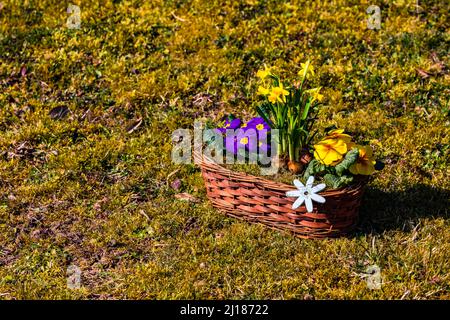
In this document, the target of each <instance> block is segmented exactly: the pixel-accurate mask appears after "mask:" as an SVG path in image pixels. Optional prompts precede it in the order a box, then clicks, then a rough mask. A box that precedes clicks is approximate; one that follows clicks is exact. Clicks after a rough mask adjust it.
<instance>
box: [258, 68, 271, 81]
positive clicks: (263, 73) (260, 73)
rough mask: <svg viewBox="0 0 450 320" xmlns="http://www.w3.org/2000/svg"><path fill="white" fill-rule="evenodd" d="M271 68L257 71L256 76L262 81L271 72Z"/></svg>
mask: <svg viewBox="0 0 450 320" xmlns="http://www.w3.org/2000/svg"><path fill="white" fill-rule="evenodd" d="M271 69H272V68H271V67H265V68H264V70H259V71H258V72H257V73H256V76H257V77H258V78H260V79H261V80H264V79H265V78H267V77H268V76H269V75H270V74H271V73H272V72H271Z"/></svg>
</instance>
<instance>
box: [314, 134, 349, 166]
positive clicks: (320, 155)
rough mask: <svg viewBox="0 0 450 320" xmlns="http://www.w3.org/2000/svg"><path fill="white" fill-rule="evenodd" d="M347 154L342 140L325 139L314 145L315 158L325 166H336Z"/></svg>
mask: <svg viewBox="0 0 450 320" xmlns="http://www.w3.org/2000/svg"><path fill="white" fill-rule="evenodd" d="M346 152H347V145H346V143H345V141H344V140H342V139H325V140H322V141H320V142H319V143H317V144H315V145H314V157H315V158H316V159H317V160H318V161H319V162H321V163H323V164H325V165H336V164H337V163H339V161H340V160H342V158H343V157H344V155H345V153H346Z"/></svg>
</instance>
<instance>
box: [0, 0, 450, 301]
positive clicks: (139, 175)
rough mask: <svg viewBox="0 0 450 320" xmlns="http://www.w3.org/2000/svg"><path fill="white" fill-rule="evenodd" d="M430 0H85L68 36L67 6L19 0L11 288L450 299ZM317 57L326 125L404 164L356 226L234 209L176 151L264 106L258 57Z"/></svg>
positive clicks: (7, 117)
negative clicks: (258, 216) (264, 221)
mask: <svg viewBox="0 0 450 320" xmlns="http://www.w3.org/2000/svg"><path fill="white" fill-rule="evenodd" d="M418 2H419V7H417V6H416V1H415V0H397V1H387V0H384V1H357V0H336V1H291V2H282V1H275V0H260V1H258V0H240V1H231V0H228V1H217V0H197V1H183V0H167V1H163V0H152V1H146V2H145V3H144V1H126V0H123V1H122V0H115V1H100V3H101V4H97V3H95V2H94V1H77V0H74V1H73V3H74V4H78V5H79V6H80V9H81V28H80V29H68V28H67V27H66V21H67V18H68V17H69V16H70V14H68V13H67V3H65V2H64V1H63V2H61V1H56V0H40V1H37V0H28V1H21V0H0V299H24V298H27V299H37V298H44V299H55V298H62V299H79V298H89V299H115V298H128V299H154V298H157V299H180V298H188V299H190V298H194V299H209V298H214V299H224V298H228V299H242V298H248V299H264V298H268V299H289V298H295V299H304V298H306V299H312V298H315V299H327V298H338V299H342V298H362V299H380V298H381V299H400V298H403V299H432V298H440V299H449V298H450V265H449V261H450V220H449V198H450V197H449V196H450V181H449V176H450V175H449V173H450V168H449V163H450V155H449V154H450V120H449V110H450V109H449V108H450V104H449V96H450V89H449V84H450V74H449V72H448V70H449V69H448V68H449V66H450V59H449V56H448V52H449V48H450V36H449V35H450V33H449V20H448V11H449V9H450V5H449V3H448V2H446V1H441V0H429V1H422V0H420V1H418ZM372 4H376V5H379V7H380V9H381V19H382V22H381V28H380V29H379V30H377V29H375V30H371V29H368V28H367V18H368V17H369V15H368V14H367V13H366V9H367V8H368V7H369V6H370V5H372ZM308 58H310V59H312V61H313V64H314V66H315V69H316V76H315V78H313V80H312V82H313V84H314V85H316V86H322V87H323V94H324V96H325V100H324V106H323V107H322V109H321V111H320V118H319V120H318V122H317V128H319V129H323V128H325V127H328V126H330V125H336V126H338V127H340V128H345V129H346V130H347V131H349V132H352V134H353V135H354V137H355V138H356V139H357V140H365V141H368V142H370V144H371V145H372V146H373V147H374V149H375V153H376V156H377V157H378V158H380V159H383V160H384V162H385V163H386V167H385V169H384V170H383V171H381V172H379V173H377V174H376V175H375V176H374V179H373V180H372V181H371V182H370V185H369V188H368V190H367V193H366V196H365V198H364V202H363V206H362V208H361V218H360V223H359V225H358V228H357V230H356V232H355V233H354V234H353V235H352V236H351V237H348V238H341V239H336V240H300V239H297V238H294V237H292V236H291V235H288V234H283V233H279V232H276V231H272V230H269V229H267V228H264V227H262V226H259V225H249V224H247V223H244V222H240V221H237V220H234V219H231V218H227V217H224V216H223V215H221V214H220V213H218V212H217V211H216V210H214V209H213V208H212V207H211V205H210V204H209V202H208V201H207V198H206V195H205V189H204V185H203V181H202V179H201V175H200V172H199V169H198V168H197V167H195V166H194V165H183V166H181V165H175V164H173V163H172V161H171V149H172V142H171V133H172V132H173V131H174V130H175V129H177V128H192V126H193V121H194V119H202V118H203V119H219V118H220V117H222V116H224V115H226V114H228V113H234V114H235V115H237V116H240V117H244V118H249V117H250V116H252V115H255V114H254V108H253V106H254V103H255V100H256V99H255V91H256V88H257V79H256V77H255V74H256V72H257V70H258V69H260V68H261V67H263V65H264V63H265V64H267V65H273V66H275V67H276V68H277V70H279V73H281V74H283V75H285V76H286V77H294V76H295V75H296V74H297V72H298V71H299V69H300V62H304V61H306V60H307V59H308ZM174 182H175V183H174ZM180 193H189V194H190V195H192V196H193V197H195V199H196V200H197V201H194V202H188V201H182V200H180V199H178V198H177V197H176V195H177V194H180ZM70 265H75V266H77V267H78V268H80V269H81V272H82V285H81V288H80V289H69V288H68V287H67V274H66V272H67V268H68V267H69V266H70ZM371 265H377V266H379V268H380V271H381V276H382V281H383V283H382V286H381V289H378V290H371V289H369V288H368V287H367V285H366V280H365V278H364V277H363V274H364V272H365V270H366V268H367V267H368V266H371Z"/></svg>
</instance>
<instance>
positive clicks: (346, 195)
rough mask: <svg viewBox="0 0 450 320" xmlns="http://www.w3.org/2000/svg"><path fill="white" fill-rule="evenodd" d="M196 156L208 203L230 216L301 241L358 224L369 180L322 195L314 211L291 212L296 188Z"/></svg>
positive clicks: (331, 234)
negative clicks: (293, 191) (285, 232)
mask: <svg viewBox="0 0 450 320" xmlns="http://www.w3.org/2000/svg"><path fill="white" fill-rule="evenodd" d="M195 157H196V159H197V160H196V161H197V163H199V165H200V167H201V170H202V175H203V180H204V181H205V186H206V191H207V196H208V198H209V200H210V201H211V202H212V204H213V206H214V207H215V208H217V209H218V210H220V211H221V212H223V213H225V214H226V215H228V216H232V217H236V218H239V219H243V220H246V221H248V222H253V223H262V224H264V225H266V226H268V227H270V228H273V229H277V230H282V231H289V232H292V233H294V234H295V235H296V236H298V237H301V238H331V237H338V236H342V235H345V234H347V233H348V232H349V231H351V230H352V229H353V228H354V227H355V225H356V223H357V220H358V212H359V206H360V203H361V198H362V195H363V193H364V189H365V186H366V184H367V179H361V180H358V181H357V182H355V183H354V184H353V185H351V186H348V187H345V188H341V189H334V190H325V191H323V192H320V195H321V196H323V197H324V198H325V199H326V202H325V203H323V204H320V203H315V202H314V210H313V212H311V213H308V212H306V208H305V206H304V205H303V206H301V207H299V208H298V209H296V210H293V209H292V204H293V202H294V201H295V199H296V198H292V197H286V194H285V193H286V191H288V190H294V189H295V187H294V185H288V184H284V183H279V182H274V181H271V180H268V179H265V178H262V177H256V176H252V175H248V174H245V173H241V172H234V171H231V170H229V169H227V168H224V167H222V166H220V165H218V164H217V163H215V162H214V161H212V160H210V159H208V158H205V157H201V156H199V154H198V153H196V155H195Z"/></svg>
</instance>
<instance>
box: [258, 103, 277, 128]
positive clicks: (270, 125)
mask: <svg viewBox="0 0 450 320" xmlns="http://www.w3.org/2000/svg"><path fill="white" fill-rule="evenodd" d="M256 112H258V114H259V115H260V116H261V118H263V119H264V121H265V122H266V123H267V124H268V125H269V127H271V128H272V129H274V126H273V123H272V121H270V119H269V115H268V114H267V113H266V112H265V111H264V110H263V109H262V108H261V107H260V106H257V107H256Z"/></svg>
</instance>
